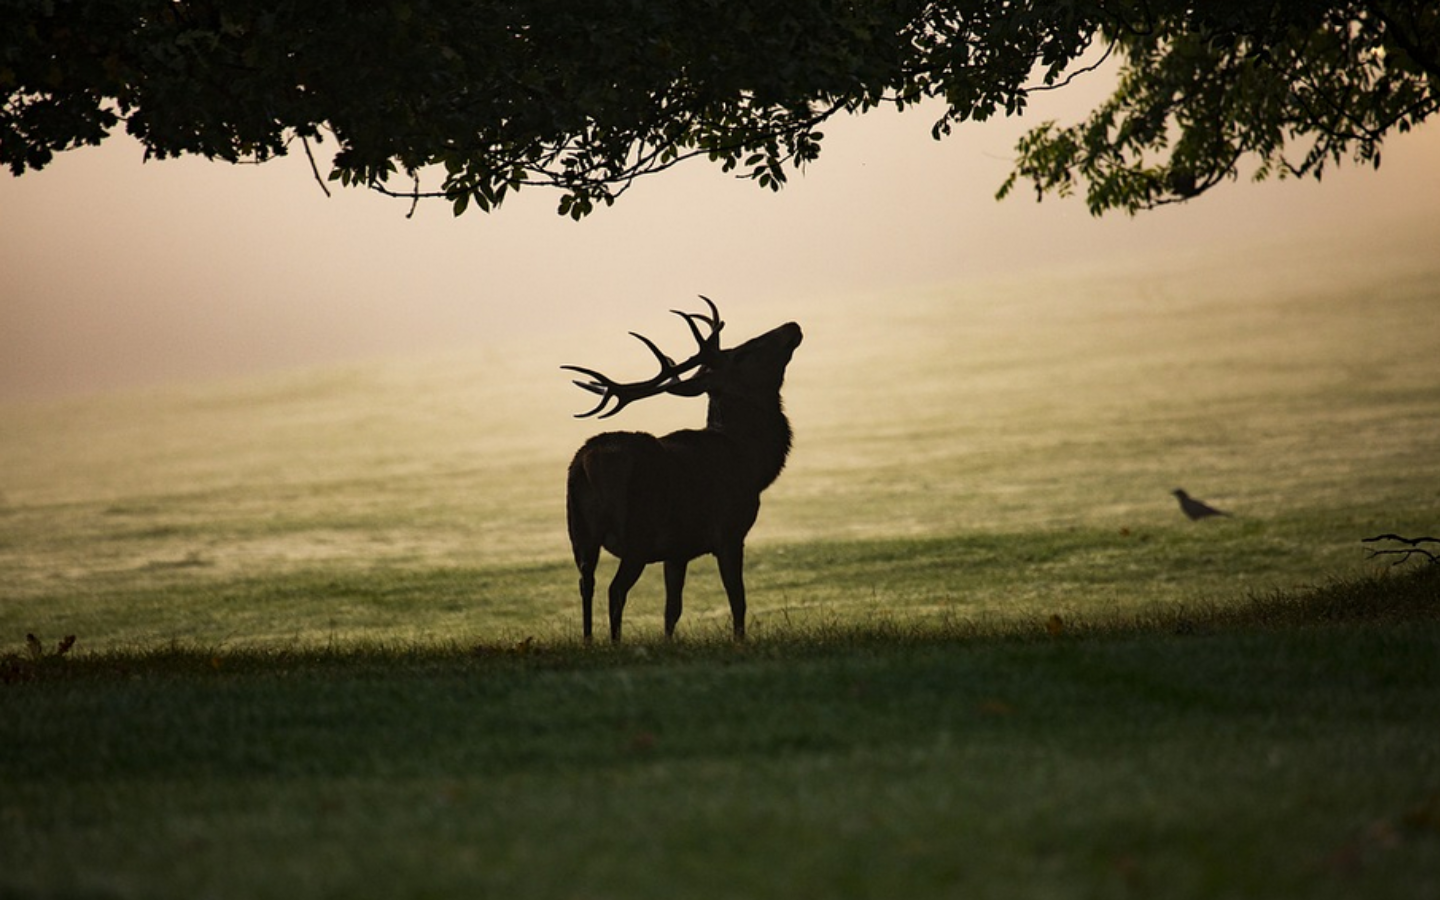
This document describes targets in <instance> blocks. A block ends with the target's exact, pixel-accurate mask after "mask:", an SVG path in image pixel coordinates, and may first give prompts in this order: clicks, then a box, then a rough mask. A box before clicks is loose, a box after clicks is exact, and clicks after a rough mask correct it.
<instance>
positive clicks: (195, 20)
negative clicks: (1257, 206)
mask: <svg viewBox="0 0 1440 900" xmlns="http://www.w3.org/2000/svg"><path fill="white" fill-rule="evenodd" d="M1102 51H1103V52H1104V53H1105V54H1106V55H1111V54H1116V55H1118V57H1119V60H1120V63H1121V77H1120V81H1119V85H1118V88H1117V89H1116V91H1115V93H1114V94H1113V95H1112V96H1111V97H1110V98H1109V99H1108V100H1107V101H1106V102H1105V103H1103V104H1102V105H1101V106H1100V107H1099V108H1097V109H1096V110H1094V111H1093V112H1092V113H1091V114H1090V116H1089V117H1088V118H1087V119H1086V120H1085V121H1083V122H1080V123H1078V124H1074V125H1070V126H1065V127H1062V126H1060V125H1057V124H1055V123H1044V124H1041V125H1039V126H1038V127H1037V128H1035V129H1034V130H1032V131H1031V132H1030V133H1029V134H1028V135H1027V136H1026V137H1025V138H1024V139H1022V141H1021V143H1020V144H1019V146H1018V147H1017V148H1016V151H1017V159H1016V165H1015V170H1014V173H1013V174H1012V176H1011V178H1010V180H1009V181H1008V182H1007V183H1006V184H1005V185H1004V186H1002V188H1001V190H1000V194H1001V195H1002V196H1003V195H1005V194H1007V193H1009V192H1010V191H1011V190H1012V189H1013V188H1014V187H1015V186H1016V185H1017V184H1019V183H1021V182H1028V183H1030V184H1032V185H1033V186H1034V187H1035V189H1036V190H1037V191H1038V192H1039V193H1040V194H1042V195H1043V194H1045V193H1047V192H1055V193H1059V194H1062V195H1063V194H1069V193H1072V192H1074V191H1075V190H1076V189H1077V188H1080V189H1083V191H1084V194H1085V196H1086V198H1087V201H1088V203H1089V205H1090V208H1091V210H1092V211H1093V212H1096V213H1100V212H1103V211H1105V210H1110V209H1123V210H1127V211H1130V212H1134V211H1136V210H1139V209H1145V208H1149V207H1153V206H1156V205H1159V204H1164V203H1171V202H1175V201H1179V200H1184V199H1187V198H1189V197H1192V196H1195V195H1196V194H1199V193H1201V192H1203V191H1204V190H1206V189H1208V188H1210V187H1212V186H1214V185H1215V184H1217V183H1219V182H1221V181H1223V180H1226V179H1230V178H1235V177H1237V176H1238V175H1239V174H1240V173H1241V172H1242V167H1244V169H1243V170H1244V171H1249V172H1253V174H1255V175H1257V176H1259V177H1265V176H1269V175H1281V176H1284V175H1314V176H1317V177H1318V176H1320V175H1321V174H1323V172H1324V171H1325V168H1326V167H1327V166H1328V165H1331V164H1334V163H1338V162H1342V161H1345V160H1352V161H1356V162H1362V163H1369V164H1374V165H1378V164H1379V161H1380V148H1381V143H1382V141H1383V139H1384V137H1385V136H1386V135H1388V134H1390V133H1393V132H1395V131H1405V130H1408V129H1410V128H1412V127H1414V126H1415V125H1417V124H1418V123H1420V122H1421V121H1423V120H1425V119H1426V118H1427V117H1429V116H1430V115H1431V114H1432V113H1434V112H1435V111H1436V108H1437V103H1440V100H1437V97H1440V91H1437V87H1440V4H1435V3H1428V2H1427V3H1418V2H1414V0H1206V2H1203V3H1202V2H1182V0H1095V2H1080V0H937V2H922V0H368V2H358V0H355V2H352V0H0V97H3V104H0V162H3V164H4V165H5V166H7V167H8V168H9V169H10V171H11V172H12V173H14V174H15V175H20V174H22V173H24V172H26V171H28V170H31V169H39V168H41V167H43V166H45V165H46V164H47V163H48V162H50V160H51V159H52V158H53V156H54V154H56V153H57V152H61V151H64V150H68V149H71V148H74V147H77V146H82V145H86V144H97V143H99V142H100V141H102V140H103V139H104V138H105V137H106V136H107V135H108V134H110V133H111V132H112V131H113V130H114V129H115V128H116V127H118V126H120V125H121V124H122V123H123V125H124V128H125V130H126V131H128V132H129V133H130V134H132V135H134V136H135V137H136V138H138V139H139V140H140V141H141V142H142V143H143V144H144V146H145V147H146V149H147V153H148V154H149V155H150V156H154V157H158V158H164V157H169V156H174V155H177V154H182V153H195V154H200V155H202V156H205V157H208V158H211V159H220V160H226V161H230V162H240V161H264V160H266V159H269V158H272V157H274V156H278V155H283V154H286V153H288V152H290V151H291V150H292V149H293V148H295V147H297V146H299V147H301V148H303V149H304V151H305V152H306V153H307V154H311V158H312V159H313V158H314V156H313V148H314V146H315V145H317V144H322V143H324V144H326V145H327V147H328V148H329V149H330V152H331V153H333V162H332V163H331V171H330V173H329V176H328V177H329V180H331V181H337V182H339V183H341V184H344V185H360V186H365V187H369V188H372V189H375V190H379V191H381V192H384V193H388V194H393V195H396V196H403V197H413V198H417V199H418V198H420V197H432V196H433V197H444V198H445V199H446V200H448V201H449V202H450V203H451V204H452V205H453V207H454V210H455V212H456V214H459V213H462V212H464V211H466V210H467V209H473V208H479V209H483V210H489V209H493V208H495V207H496V206H497V205H499V204H500V203H501V202H502V201H503V200H504V199H505V197H506V196H507V194H508V193H509V192H512V191H515V190H517V189H519V188H521V187H525V186H535V185H543V186H550V187H555V188H558V189H559V190H560V192H561V193H560V196H561V199H560V212H561V213H562V214H566V215H570V216H573V217H575V218H580V217H582V216H584V215H585V214H587V213H589V212H590V211H591V210H593V209H594V207H595V205H596V204H597V203H606V204H608V203H612V202H614V200H615V198H617V197H618V196H619V195H621V194H622V193H624V191H625V190H626V189H627V188H628V187H629V186H630V185H631V184H633V183H634V182H635V180H636V179H637V178H639V177H641V176H644V175H648V174H652V173H656V172H660V171H663V170H665V169H668V168H669V167H671V166H673V165H675V164H676V163H678V162H680V161H682V160H685V159H689V158H692V157H697V156H698V157H704V158H708V159H710V160H711V161H713V162H715V163H718V164H719V165H720V166H721V167H722V168H724V169H725V170H726V171H733V172H735V173H736V174H737V175H739V176H741V177H744V178H750V179H753V180H755V181H756V182H758V183H759V184H760V185H761V186H763V187H767V188H771V189H776V190H778V189H779V188H780V187H781V186H782V185H783V184H784V183H785V181H786V178H787V174H788V170H793V169H794V168H796V167H800V166H803V165H805V164H806V163H809V162H811V161H813V160H815V159H816V158H817V157H818V156H819V153H820V149H821V141H822V138H823V134H822V132H821V131H820V126H821V125H822V124H823V123H824V122H825V121H826V120H827V119H828V118H830V117H832V116H834V115H836V114H839V113H854V112H863V111H866V110H869V109H873V108H875V107H877V106H880V105H882V104H889V105H893V106H897V107H900V108H905V107H908V106H912V105H914V104H917V103H920V102H921V101H924V100H939V101H941V102H942V103H943V104H944V106H943V109H944V112H943V115H942V117H941V118H940V119H939V121H937V122H936V123H935V126H934V134H935V136H936V137H941V136H944V135H946V134H948V133H949V132H950V130H951V127H952V126H953V125H954V124H955V123H957V122H963V121H967V120H984V119H987V118H989V117H991V116H993V115H995V114H997V113H1001V112H1003V113H1005V114H1009V115H1015V114H1019V113H1022V112H1023V111H1024V110H1025V108H1026V103H1027V99H1028V97H1029V96H1030V94H1031V93H1032V92H1034V91H1036V90H1049V89H1054V88H1057V87H1060V86H1063V85H1064V84H1065V83H1067V81H1068V80H1069V79H1070V78H1073V77H1075V76H1076V75H1077V74H1079V73H1080V71H1081V70H1082V68H1083V67H1082V58H1083V59H1089V60H1093V59H1094V58H1095V57H1096V56H1097V55H1099V54H1100V53H1101V52H1102ZM1247 160H1248V162H1247Z"/></svg>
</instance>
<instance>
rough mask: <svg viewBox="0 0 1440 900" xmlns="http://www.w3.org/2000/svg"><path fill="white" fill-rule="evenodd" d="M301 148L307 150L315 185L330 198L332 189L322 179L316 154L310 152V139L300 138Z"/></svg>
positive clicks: (306, 155)
mask: <svg viewBox="0 0 1440 900" xmlns="http://www.w3.org/2000/svg"><path fill="white" fill-rule="evenodd" d="M300 146H302V147H304V148H305V158H306V159H308V160H310V172H311V173H312V174H313V175H314V176H315V183H316V184H318V185H320V190H322V191H324V192H325V196H326V197H329V196H330V188H329V186H328V185H326V184H325V179H324V178H321V177H320V167H319V166H318V165H316V164H315V154H314V153H312V152H310V139H309V138H307V137H302V138H300Z"/></svg>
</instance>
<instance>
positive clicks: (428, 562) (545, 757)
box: [0, 248, 1440, 900]
mask: <svg viewBox="0 0 1440 900" xmlns="http://www.w3.org/2000/svg"><path fill="white" fill-rule="evenodd" d="M1402 249H1403V248H1402ZM716 299H717V300H718V301H720V303H721V308H722V311H725V313H726V315H727V320H728V322H729V324H728V326H727V331H726V335H727V337H729V338H730V339H731V341H736V340H738V339H739V338H741V337H743V336H748V335H750V334H753V333H758V332H759V331H761V330H764V329H766V328H769V327H771V326H772V325H775V324H778V323H779V322H780V321H783V320H785V319H791V318H793V319H796V320H798V321H800V322H801V324H802V325H803V326H804V327H805V331H806V339H805V343H804V345H803V346H802V347H801V348H800V349H799V351H798V352H797V354H796V357H795V361H794V363H793V364H792V366H791V368H790V376H789V380H788V383H787V387H786V391H785V397H786V404H787V409H788V411H789V413H790V416H791V419H792V423H793V425H794V428H795V432H796V445H795V450H794V453H793V455H792V457H791V463H790V465H789V467H788V468H787V471H786V472H785V474H784V475H782V477H781V478H780V480H779V481H778V482H777V483H776V485H775V486H774V487H773V488H772V489H771V490H770V491H769V492H768V493H767V494H766V495H765V501H764V508H763V509H762V512H761V517H760V521H759V524H758V525H757V527H756V529H755V531H754V532H753V533H752V536H751V541H750V545H749V546H750V552H749V555H748V561H747V569H746V574H747V582H748V585H749V588H750V604H751V612H752V618H751V637H752V639H751V641H749V642H748V643H747V644H746V645H744V646H734V645H732V644H730V643H729V642H728V641H727V640H725V637H724V636H725V635H726V634H728V630H729V612H728V607H727V606H726V604H725V601H724V598H723V593H722V592H721V590H720V587H719V583H718V578H717V577H716V576H715V573H714V567H713V564H712V563H709V562H708V561H703V560H702V561H700V562H698V563H697V564H696V565H695V566H693V567H692V569H691V572H692V575H691V579H690V583H689V585H690V586H689V589H688V590H687V594H686V614H685V618H684V619H682V621H681V623H680V630H679V633H680V640H679V641H677V642H675V643H674V644H666V643H664V642H662V641H660V640H659V639H658V635H659V632H660V630H661V624H660V619H661V607H662V601H661V584H660V581H661V579H660V577H659V575H658V574H656V573H650V574H648V575H647V577H646V578H645V579H643V580H642V581H641V583H640V585H639V586H638V587H637V588H636V590H635V591H634V592H633V593H632V594H631V599H630V604H629V607H628V609H627V616H626V622H627V643H626V644H625V645H622V646H621V647H620V648H611V647H608V646H603V647H602V646H597V647H594V648H588V649H587V648H584V647H582V646H581V644H580V642H579V639H578V635H579V609H578V606H579V604H578V599H577V595H576V591H575V573H574V568H573V566H572V565H571V563H570V562H569V559H568V547H567V545H566V541H565V535H564V522H563V518H564V513H563V473H564V468H565V465H566V462H567V460H568V457H569V455H570V453H571V452H573V450H574V448H575V447H576V446H578V445H579V443H580V442H581V441H582V440H583V439H584V438H585V437H586V436H588V435H589V434H590V433H593V432H594V431H596V430H599V429H600V428H602V427H605V426H604V425H597V424H596V423H594V422H589V421H581V420H576V419H573V418H572V413H574V412H575V411H577V410H580V409H584V408H586V407H587V406H588V405H589V404H587V403H586V398H585V397H584V396H583V395H582V394H581V392H579V391H578V390H576V389H575V388H573V387H571V386H570V385H569V384H568V380H567V378H566V377H565V374H564V373H562V372H560V371H559V369H558V366H559V365H560V364H561V363H575V362H578V363H581V364H588V365H594V366H597V367H599V368H601V369H604V370H605V371H607V372H609V373H611V374H615V375H619V376H623V377H629V376H631V375H634V376H640V375H645V374H648V372H646V371H645V370H644V367H646V366H648V365H649V362H648V355H647V354H646V353H645V352H644V350H643V348H641V347H640V346H639V345H638V344H636V343H635V342H634V341H633V340H632V339H630V338H628V337H626V336H625V334H624V331H625V330H627V329H632V328H633V329H636V330H640V331H644V332H646V333H648V334H650V335H651V336H652V337H657V338H658V339H660V340H661V341H662V344H664V343H672V344H681V343H683V341H684V340H686V339H687V338H686V337H685V334H684V332H683V326H681V325H679V323H678V320H676V319H674V317H671V316H668V314H666V313H665V312H664V310H655V311H654V312H653V314H650V315H649V316H648V317H647V316H641V317H639V318H640V320H639V321H631V320H630V319H628V318H627V319H626V320H625V321H623V322H619V323H615V324H611V325H607V326H604V329H605V332H606V333H604V334H597V333H594V332H592V331H591V330H589V329H587V328H582V327H579V326H578V325H577V326H576V327H574V328H573V329H571V330H570V331H566V332H562V333H560V334H558V335H554V336H551V337H550V338H548V339H546V340H539V339H536V340H533V341H528V342H516V343H514V344H511V345H507V346H504V347H490V348H477V350H476V351H475V352H474V353H473V354H470V355H468V356H465V357H463V358H461V357H454V358H448V359H432V360H426V361H414V362H391V363H384V364H379V363H377V364H367V365H354V366H350V367H337V368H330V369H326V370H317V371H313V372H299V373H287V374H281V375H271V376H266V377H259V378H254V379H250V380H245V381H238V382H229V383H224V384H214V385H199V386H193V387H172V388H165V389H154V390H149V391H132V392H127V393H123V394H114V395H104V396H96V397H83V398H72V399H64V400H55V401H47V402H43V403H42V402H34V403H10V404H7V405H4V406H0V667H3V668H0V674H3V676H4V677H3V683H0V898H6V900H8V898H10V897H20V898H30V897H52V896H54V897H82V896H83V897H137V898H138V897H192V896H215V897H231V896H233V897H270V896H273V897H282V896H283V897H296V896H301V897H322V896H342V895H344V896H416V897H420V896H456V895H459V894H461V893H468V894H472V895H479V896H501V895H504V896H514V897H527V896H535V897H553V896H574V897H587V896H594V897H649V896H657V897H658V896H670V895H673V894H675V893H676V892H677V891H683V892H684V894H685V895H686V896H696V897H707V896H708V897H739V896H747V897H749V896H753V897H792V896H796V895H806V894H809V895H814V896H837V897H871V896H873V897H895V896H955V895H957V894H965V895H978V896H982V897H983V896H994V897H1010V896H1054V897H1104V896H1117V897H1118V896H1145V897H1155V896H1161V897H1163V896H1175V897H1197V898H1199V897H1216V896H1234V897H1250V896H1253V897H1260V896H1267V897H1274V896H1307V897H1322V896H1334V897H1352V896H1362V895H1363V896H1370V897H1374V896H1395V897H1402V896H1407V897H1408V896H1413V897H1428V896H1434V895H1435V894H1436V892H1437V891H1440V716H1437V715H1436V714H1435V710H1436V709H1440V582H1437V579H1436V578H1435V577H1433V575H1431V574H1429V573H1427V572H1426V571H1425V570H1424V566H1423V565H1422V564H1421V563H1418V562H1411V563H1408V564H1406V565H1405V566H1401V567H1391V566H1389V565H1388V563H1389V562H1390V560H1389V559H1381V560H1373V559H1368V558H1367V554H1366V547H1367V545H1365V544H1362V543H1361V540H1362V539H1363V538H1365V537H1369V536H1372V535H1376V534H1381V533H1387V532H1389V533H1398V534H1403V535H1412V536H1420V535H1434V534H1435V533H1436V532H1437V531H1440V388H1437V385H1440V327H1436V326H1437V322H1440V320H1437V312H1436V310H1437V309H1440V260H1430V259H1427V257H1426V256H1425V255H1424V254H1416V253H1413V252H1409V253H1406V252H1399V251H1397V252H1395V253H1394V254H1393V255H1386V254H1385V252H1384V251H1383V250H1376V251H1374V252H1372V253H1369V254H1367V255H1363V256H1357V257H1356V258H1354V259H1345V258H1343V257H1341V256H1338V255H1337V254H1333V253H1330V254H1327V253H1323V252H1320V251H1314V252H1310V253H1305V252H1295V251H1290V252H1287V253H1283V254H1280V253H1275V252H1261V251H1259V250H1257V251H1256V252H1255V254H1254V257H1253V258H1250V259H1227V260H1224V261H1223V262H1221V261H1217V260H1214V259H1207V258H1201V257H1197V258H1196V259H1194V260H1190V261H1184V260H1179V261H1175V260H1172V261H1170V262H1169V263H1167V264H1165V265H1163V266H1153V267H1148V268H1147V267H1143V266H1139V265H1137V266H1136V267H1135V268H1133V269H1131V270H1127V271H1105V272H1099V271H1097V272H1078V273H1071V274H1070V275H1069V276H1067V277H1063V278H1062V277H1060V276H1058V275H1057V276H1053V277H1049V278H1045V279H1040V278H1029V279H1019V278H1016V279H1011V280H995V281H991V282H983V283H981V282H975V283H967V284H964V285H959V286H955V285H951V286H937V287H934V288H932V289H926V288H913V289H910V290H907V291H905V292H903V293H900V294H897V295H895V296H891V297H883V298H874V297H869V298H859V297H852V298H826V299H823V300H800V301H796V303H795V304H794V305H793V306H787V307H784V308H780V307H776V308H771V309H766V308H761V307H758V306H745V305H744V304H743V303H742V302H739V301H738V300H737V302H735V303H733V304H729V305H728V306H727V303H726V300H725V298H716ZM685 302H687V301H686V300H685V299H684V298H677V299H676V300H675V303H677V304H683V303H685ZM612 332H613V333H612ZM702 416H703V413H702V410H701V409H700V404H698V403H696V402H693V401H684V400H679V399H665V400H655V401H651V402H650V403H649V408H646V405H645V404H641V405H640V406H637V407H635V408H633V409H630V410H627V411H626V412H625V413H624V414H622V415H621V416H620V417H618V418H617V419H614V420H610V422H609V423H606V424H607V425H613V426H614V427H617V428H625V429H632V428H633V429H645V430H662V429H667V428H672V427H680V426H687V425H693V424H696V423H697V422H698V421H699V420H700V419H701V418H702ZM1176 487H1183V488H1186V489H1188V490H1189V491H1190V492H1191V493H1192V494H1194V495H1196V496H1198V497H1201V498H1203V499H1204V500H1206V501H1208V502H1210V503H1212V504H1214V505H1216V506H1218V507H1221V508H1223V509H1226V510H1228V511H1230V512H1231V513H1232V514H1233V517H1232V518H1226V519H1215V520H1207V521H1203V522H1199V523H1192V522H1190V521H1188V520H1186V519H1185V518H1184V517H1182V516H1181V515H1180V512H1179V510H1178V508H1177V506H1176V504H1175V500H1174V498H1173V497H1171V496H1170V491H1171V490H1172V489H1174V488H1176ZM1432 568H1433V567H1432ZM610 570H611V569H610V567H609V566H608V565H607V566H606V567H605V568H603V569H602V574H601V577H602V584H603V583H604V581H605V580H606V579H607V578H608V574H609V572H610ZM27 634H33V635H35V636H36V638H37V639H38V640H39V641H40V646H39V648H38V649H31V648H29V647H27V643H26V635H27ZM66 635H74V636H75V637H76V644H75V646H74V648H73V649H71V650H70V651H69V652H68V653H67V654H65V655H63V656H60V655H55V647H56V643H57V642H58V641H59V640H60V639H61V638H62V637H63V636H66Z"/></svg>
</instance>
